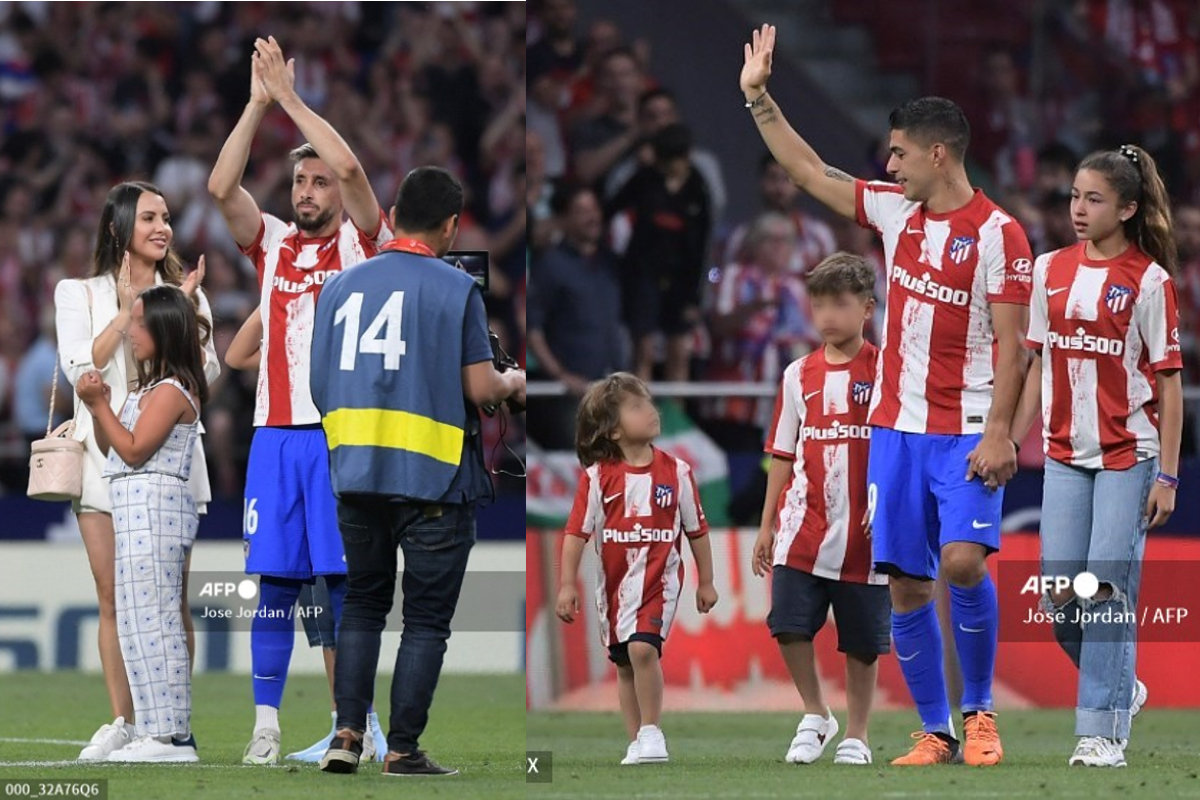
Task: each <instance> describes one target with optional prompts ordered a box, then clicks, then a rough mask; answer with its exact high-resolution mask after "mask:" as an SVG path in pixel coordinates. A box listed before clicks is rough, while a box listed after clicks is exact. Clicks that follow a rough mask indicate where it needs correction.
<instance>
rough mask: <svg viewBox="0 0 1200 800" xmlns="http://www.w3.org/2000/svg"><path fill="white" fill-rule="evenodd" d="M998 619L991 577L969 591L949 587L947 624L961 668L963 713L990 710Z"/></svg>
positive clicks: (984, 576)
mask: <svg viewBox="0 0 1200 800" xmlns="http://www.w3.org/2000/svg"><path fill="white" fill-rule="evenodd" d="M999 616H1000V613H999V609H998V607H997V603H996V586H995V584H993V583H992V576H991V575H989V574H987V573H986V572H985V573H984V575H983V580H982V581H980V582H979V583H977V584H975V585H974V586H972V587H970V588H969V589H968V588H963V587H961V586H955V585H954V584H950V622H951V623H952V624H953V625H954V644H955V646H956V647H957V649H958V663H959V666H960V667H961V669H962V677H963V697H962V710H963V711H964V712H967V711H990V710H991V709H992V675H993V674H994V673H995V670H996V637H997V633H998V631H999V627H1000V619H999Z"/></svg>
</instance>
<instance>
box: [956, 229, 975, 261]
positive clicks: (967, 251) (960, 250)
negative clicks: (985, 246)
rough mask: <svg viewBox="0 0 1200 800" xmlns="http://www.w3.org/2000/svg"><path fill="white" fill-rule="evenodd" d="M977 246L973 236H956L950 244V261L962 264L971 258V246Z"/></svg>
mask: <svg viewBox="0 0 1200 800" xmlns="http://www.w3.org/2000/svg"><path fill="white" fill-rule="evenodd" d="M973 244H975V237H973V236H955V237H954V240H953V241H951V242H950V260H951V261H953V262H954V263H955V264H961V263H963V262H964V261H966V260H967V259H968V258H970V257H971V245H973Z"/></svg>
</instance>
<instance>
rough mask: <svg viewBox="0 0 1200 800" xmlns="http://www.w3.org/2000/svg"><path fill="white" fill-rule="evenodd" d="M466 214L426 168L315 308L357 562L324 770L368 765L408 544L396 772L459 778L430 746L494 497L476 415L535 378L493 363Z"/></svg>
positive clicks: (340, 487) (347, 537)
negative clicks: (440, 689)
mask: <svg viewBox="0 0 1200 800" xmlns="http://www.w3.org/2000/svg"><path fill="white" fill-rule="evenodd" d="M462 208H463V190H462V186H461V185H460V184H459V182H458V181H457V180H456V179H455V178H454V176H453V175H451V174H450V173H449V172H447V171H446V170H444V169H440V168H437V167H421V168H418V169H415V170H413V171H412V172H410V173H409V174H408V176H407V177H406V178H405V179H404V182H403V183H402V184H401V186H400V191H399V194H398V195H397V197H396V205H395V206H394V207H393V208H392V210H391V222H392V226H391V227H392V230H394V231H395V232H396V238H395V239H394V240H393V241H391V242H389V243H387V244H385V245H384V246H383V247H382V248H381V251H380V253H379V255H377V256H375V257H374V258H370V259H367V260H366V261H363V262H362V263H360V264H359V265H358V266H356V267H354V268H353V269H348V270H345V271H344V272H342V273H339V274H337V275H334V276H333V277H332V278H330V279H329V280H328V281H327V282H326V283H325V287H324V289H323V291H322V293H321V297H320V300H319V301H318V303H317V310H316V320H315V325H314V331H313V346H312V365H311V374H310V383H311V388H312V395H313V401H314V402H315V403H316V406H317V408H318V409H319V410H320V412H321V421H322V425H323V427H324V429H325V436H326V439H327V440H328V443H329V459H330V477H331V480H332V482H333V491H334V494H336V495H337V499H338V509H337V515H338V527H339V528H340V529H341V534H342V541H343V543H344V545H345V551H346V567H347V571H348V574H347V591H346V599H345V602H344V606H343V609H342V618H341V623H340V625H339V627H338V631H337V637H338V660H337V665H336V669H335V672H334V695H335V700H336V702H337V710H338V711H337V713H338V718H337V733H336V734H335V736H334V739H333V742H332V743H331V744H330V746H329V750H328V751H327V752H326V754H325V757H324V758H322V759H321V769H323V770H325V771H327V772H342V773H349V772H354V771H356V770H357V769H358V762H359V758H360V756H361V754H362V732H363V730H364V728H365V723H366V720H367V707H368V705H370V703H371V701H372V694H373V691H374V686H375V672H376V667H377V665H378V662H379V649H380V639H381V635H382V632H383V628H384V625H385V623H386V621H387V615H388V612H389V611H390V610H391V607H392V599H393V596H394V594H395V589H396V565H397V559H396V551H397V548H400V549H401V550H403V552H404V571H403V574H402V576H401V589H402V590H403V624H404V630H403V634H402V635H401V640H400V648H399V652H398V653H397V655H396V667H395V674H394V676H393V678H392V693H391V694H392V696H391V704H392V706H391V720H390V729H389V731H388V751H389V752H388V754H387V757H386V759H385V761H384V765H383V772H384V774H385V775H453V774H455V773H456V770H453V769H447V768H445V767H442V766H439V765H438V764H436V763H435V762H434V761H433V760H432V759H430V758H429V757H428V756H427V755H426V754H425V753H424V752H423V751H421V750H419V749H418V747H417V743H418V739H419V737H420V736H421V733H422V732H423V731H424V729H425V724H426V722H427V720H428V717H429V706H430V704H431V703H432V701H433V692H434V689H435V687H436V686H437V681H438V675H439V674H440V672H441V668H442V659H443V657H444V655H445V652H446V641H447V639H449V638H450V620H451V618H452V617H453V616H454V609H455V606H456V605H457V603H458V596H459V590H460V589H461V588H462V582H463V577H464V574H465V572H466V568H467V555H468V553H469V552H470V550H471V546H472V545H473V544H474V543H475V506H476V504H477V503H479V502H480V501H484V500H490V499H491V498H492V496H493V489H492V484H491V479H490V477H489V475H488V472H487V469H486V467H485V466H484V461H483V447H482V442H481V437H480V421H479V408H480V407H486V406H495V405H499V404H500V403H503V402H508V403H509V405H510V407H511V408H514V409H519V408H521V407H523V406H524V402H525V373H524V372H523V371H521V370H510V371H505V372H500V371H498V370H497V369H496V365H495V364H494V363H493V351H492V345H491V342H490V341H489V338H488V328H487V317H486V315H485V312H484V305H483V295H482V291H481V289H480V287H479V285H478V284H477V283H476V282H475V280H474V279H472V278H471V276H469V275H468V274H467V273H465V272H461V271H459V270H456V269H455V268H453V267H451V266H450V265H448V264H446V263H445V262H444V261H442V260H441V257H442V256H444V255H445V254H446V253H447V252H448V251H449V250H450V246H451V244H452V243H453V241H454V238H455V235H456V234H457V233H458V220H459V215H460V214H461V213H462Z"/></svg>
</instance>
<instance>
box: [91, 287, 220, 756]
mask: <svg viewBox="0 0 1200 800" xmlns="http://www.w3.org/2000/svg"><path fill="white" fill-rule="evenodd" d="M202 327H203V328H207V320H203V319H202V318H199V317H198V316H197V313H196V309H195V306H194V305H193V304H192V301H191V300H190V299H188V297H187V296H186V295H185V294H184V293H183V292H182V291H180V290H179V289H178V288H176V287H174V286H166V285H164V286H155V287H151V288H149V289H146V290H145V291H143V292H142V293H141V295H139V296H138V299H137V301H136V302H135V303H134V304H133V318H132V325H131V327H130V331H129V340H130V346H131V348H132V351H133V355H134V358H135V362H136V365H137V373H138V383H137V389H136V390H135V391H133V392H131V393H130V394H129V397H128V398H127V399H126V401H125V406H124V408H123V409H122V411H121V417H120V419H118V418H117V416H116V414H114V413H113V411H112V409H111V408H110V407H109V404H108V397H109V395H110V390H109V387H108V385H107V384H105V383H104V382H103V379H102V378H101V376H100V373H99V372H97V371H94V370H93V371H91V372H88V373H86V374H84V375H83V376H82V377H81V378H80V379H79V381H78V382H77V384H76V392H77V393H78V394H79V397H80V400H82V401H83V402H84V403H86V404H87V406H88V409H89V410H90V411H91V413H92V417H93V419H94V421H95V431H96V439H97V443H98V444H99V446H100V449H101V451H102V452H107V453H108V462H107V464H106V466H105V469H104V474H105V476H106V477H108V478H109V479H110V480H111V484H110V487H109V491H110V495H111V498H112V509H113V527H114V529H115V530H116V606H117V633H118V637H119V638H120V642H121V653H122V655H123V656H124V659H125V671H126V674H127V675H128V677H129V686H130V689H131V690H132V693H133V704H134V711H135V716H136V719H137V739H135V740H134V741H133V742H132V743H131V744H129V745H127V746H126V747H123V748H121V749H119V750H115V751H113V752H112V753H111V754H110V755H109V756H108V760H109V761H136V762H144V761H156V762H158V761H198V760H199V757H198V756H197V754H196V742H195V739H194V738H193V737H192V732H191V675H190V670H189V664H188V653H187V638H186V632H185V630H184V627H183V617H182V614H181V612H180V597H181V593H182V591H183V572H184V559H185V558H186V556H187V553H188V551H189V550H190V549H191V546H192V542H193V541H195V538H196V528H197V526H198V522H199V521H198V517H197V516H196V505H195V502H194V501H193V499H192V494H191V492H190V491H189V490H188V485H187V482H188V477H189V475H190V474H191V467H192V453H193V452H194V447H195V439H196V436H197V435H198V430H199V420H200V405H201V404H202V403H204V402H206V401H207V399H208V384H207V381H206V380H205V377H204V367H203V360H202V357H201V347H202V345H201V335H200V331H201V328H202ZM208 333H210V331H206V335H207V334H208Z"/></svg>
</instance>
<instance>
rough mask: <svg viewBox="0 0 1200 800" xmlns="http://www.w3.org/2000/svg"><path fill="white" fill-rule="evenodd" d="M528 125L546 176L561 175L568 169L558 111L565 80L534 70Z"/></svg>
mask: <svg viewBox="0 0 1200 800" xmlns="http://www.w3.org/2000/svg"><path fill="white" fill-rule="evenodd" d="M529 83H530V92H529V95H530V96H529V100H528V104H527V108H526V112H525V114H526V116H525V127H526V130H528V131H529V132H530V133H532V134H534V135H536V136H537V137H538V140H539V142H540V144H541V147H542V151H543V156H542V157H543V159H544V160H545V162H546V177H548V178H561V177H562V176H563V175H564V174H565V173H566V171H567V148H566V143H565V141H564V138H563V130H562V123H561V122H560V121H559V113H560V111H561V110H562V106H563V101H564V99H565V96H566V95H565V93H564V89H563V85H562V83H560V82H559V81H558V80H556V79H555V78H554V76H553V75H551V74H550V73H549V72H542V73H536V72H535V73H532V75H531V77H530V79H529Z"/></svg>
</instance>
